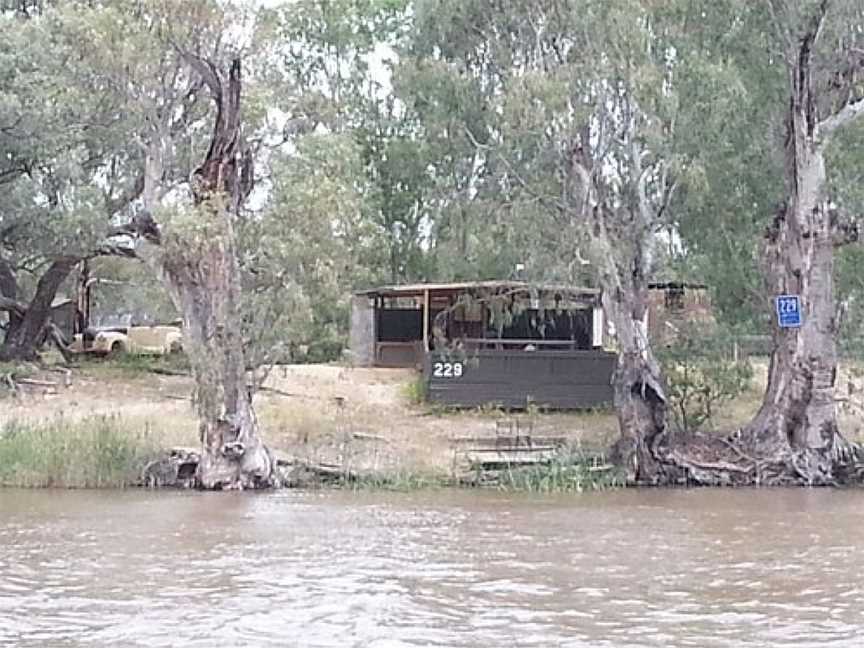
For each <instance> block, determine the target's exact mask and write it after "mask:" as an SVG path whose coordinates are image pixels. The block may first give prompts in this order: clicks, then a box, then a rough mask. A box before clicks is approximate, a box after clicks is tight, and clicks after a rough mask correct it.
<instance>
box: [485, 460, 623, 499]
mask: <svg viewBox="0 0 864 648" xmlns="http://www.w3.org/2000/svg"><path fill="white" fill-rule="evenodd" d="M495 485H496V486H497V488H498V489H499V490H503V491H507V492H527V493H573V492H575V493H581V492H584V491H601V490H608V489H612V488H623V487H624V486H626V476H625V475H624V474H623V473H622V471H621V470H620V469H618V468H617V467H615V466H613V465H611V464H609V463H608V462H606V461H605V458H604V457H602V456H598V455H587V454H582V453H569V454H563V455H561V456H559V457H556V458H554V459H552V460H551V461H549V462H546V463H542V464H536V465H533V466H525V467H507V468H504V469H502V470H500V471H498V473H497V475H496V479H495Z"/></svg>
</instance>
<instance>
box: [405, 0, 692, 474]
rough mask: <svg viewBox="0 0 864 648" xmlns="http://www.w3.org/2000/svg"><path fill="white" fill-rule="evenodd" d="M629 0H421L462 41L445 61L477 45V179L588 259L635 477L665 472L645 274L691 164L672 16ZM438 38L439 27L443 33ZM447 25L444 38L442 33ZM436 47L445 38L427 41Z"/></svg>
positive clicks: (622, 454)
mask: <svg viewBox="0 0 864 648" xmlns="http://www.w3.org/2000/svg"><path fill="white" fill-rule="evenodd" d="M663 9H664V7H663V5H662V4H661V5H658V4H657V3H651V2H639V1H636V0H614V1H611V2H608V1H604V2H599V1H592V0H571V1H565V0H560V1H559V0H548V1H545V2H539V3H537V2H530V3H529V2H516V3H510V4H509V5H508V7H507V11H505V12H498V11H494V10H492V9H491V8H489V7H487V5H486V4H485V3H479V2H477V3H467V4H466V3H459V7H458V8H457V6H456V4H453V5H451V4H450V3H447V2H426V3H418V15H421V16H422V15H424V13H428V14H429V15H430V16H432V15H444V16H447V15H451V14H452V15H454V16H458V19H457V20H454V22H453V24H454V28H456V29H461V30H462V32H461V33H463V34H469V35H470V36H469V37H468V40H469V41H471V42H472V44H471V46H470V48H464V49H463V50H462V51H457V52H456V53H455V55H454V56H453V58H452V59H451V60H450V61H448V63H449V65H450V67H451V72H452V73H453V74H455V75H461V74H464V70H465V69H466V68H467V67H468V65H469V64H468V62H467V61H466V56H465V52H466V51H473V52H476V51H483V52H484V54H485V58H486V59H487V62H486V63H484V68H485V69H486V70H487V71H488V73H487V76H486V82H487V83H488V84H490V87H491V88H492V89H491V91H490V92H489V93H488V99H487V101H486V105H485V107H486V110H487V112H488V113H489V114H491V115H496V116H497V117H496V118H495V119H490V120H488V121H487V124H485V125H481V129H480V130H479V132H471V131H470V130H467V129H466V135H467V136H468V137H469V138H470V139H471V140H472V141H473V143H474V145H475V146H476V147H477V148H478V149H481V150H482V151H483V154H484V156H488V157H489V158H490V160H494V165H490V170H493V171H492V173H493V175H491V176H490V177H489V178H487V182H488V183H489V186H490V188H491V187H494V188H495V190H496V192H497V195H498V196H499V200H500V203H501V204H502V205H513V206H514V211H515V213H517V214H519V212H520V211H521V212H522V214H521V215H522V216H523V217H524V218H528V219H530V220H528V222H527V223H526V227H529V228H534V230H535V231H536V230H541V231H545V232H546V233H547V235H548V236H549V237H550V238H552V239H553V241H554V240H555V239H558V240H557V245H550V246H549V253H550V256H549V259H550V260H549V263H550V264H551V263H553V262H554V259H555V255H556V254H557V256H559V257H560V256H564V257H565V258H567V257H569V259H568V261H570V262H571V263H572V262H573V261H577V260H578V261H579V263H578V266H582V265H583V263H584V262H590V264H591V268H592V269H593V272H594V274H595V276H596V280H597V281H598V282H599V285H600V287H601V288H602V290H603V305H604V310H605V312H606V314H607V316H608V318H609V320H610V321H611V323H612V324H613V325H614V328H615V332H616V339H617V344H618V368H617V370H616V373H615V376H614V400H615V408H616V412H617V415H618V420H619V424H620V428H621V432H622V436H621V440H620V441H619V443H618V444H617V447H616V449H617V453H618V458H619V460H620V461H621V463H622V464H624V465H625V466H626V467H627V468H628V470H629V473H630V477H631V478H632V479H635V480H641V481H656V480H662V479H665V467H664V462H663V461H662V460H661V458H660V456H659V450H658V448H659V447H660V446H662V445H663V444H664V442H665V441H666V437H667V426H666V395H665V388H664V382H663V377H662V375H661V370H660V367H659V365H658V363H657V361H656V359H655V358H654V355H653V353H652V350H651V345H650V342H649V340H648V336H647V325H646V322H647V307H648V282H649V280H650V278H651V275H652V273H653V272H655V270H656V268H657V264H658V255H657V245H658V241H659V238H658V237H659V235H660V233H661V230H663V229H664V228H665V227H666V226H667V224H668V222H669V212H670V203H671V201H672V198H673V197H674V195H675V192H676V189H677V188H678V187H679V186H680V185H681V184H682V183H684V182H685V181H686V180H687V178H688V177H689V175H690V174H691V173H692V169H691V168H690V167H688V166H687V165H686V160H684V159H683V158H682V156H681V155H680V153H679V151H678V150H677V149H676V142H677V140H676V137H677V132H676V119H677V116H678V112H679V97H678V74H679V72H678V69H679V67H680V66H681V65H682V61H681V60H680V56H679V55H678V54H677V50H676V39H677V38H678V37H679V29H680V26H679V17H678V16H677V14H675V13H674V12H672V13H667V12H665V11H664V10H663ZM442 40H443V39H442ZM454 40H455V39H449V40H448V43H452V42H454ZM435 46H440V47H442V49H444V50H446V49H448V48H449V49H450V51H452V47H451V46H450V45H449V44H447V45H445V44H443V43H442V42H437V43H435Z"/></svg>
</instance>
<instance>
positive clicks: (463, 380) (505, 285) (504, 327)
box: [350, 281, 615, 409]
mask: <svg viewBox="0 0 864 648" xmlns="http://www.w3.org/2000/svg"><path fill="white" fill-rule="evenodd" d="M604 328H605V323H604V318H603V310H602V307H601V305H600V292H599V291H598V290H595V289H592V288H580V287H575V286H566V285H554V284H545V285H535V284H529V283H526V282H520V281H477V282H460V283H446V284H445V283H441V284H431V283H430V284H413V285H402V286H383V287H379V288H373V289H370V290H364V291H360V292H358V293H355V295H354V298H353V303H352V314H351V336H350V345H351V352H352V355H353V359H354V363H355V364H356V365H359V366H369V367H417V368H422V369H423V371H424V375H425V376H426V379H427V387H428V397H429V399H430V400H432V401H433V402H439V403H443V404H448V405H456V406H469V407H473V406H478V405H483V404H488V403H496V404H499V405H502V406H505V407H526V406H527V405H529V404H531V403H535V404H537V405H538V406H543V407H547V408H557V409H569V408H582V407H596V406H599V405H603V404H606V403H609V402H610V401H611V398H612V393H611V374H612V370H613V369H614V362H615V356H614V354H612V353H609V352H607V351H605V350H604V349H603V344H604Z"/></svg>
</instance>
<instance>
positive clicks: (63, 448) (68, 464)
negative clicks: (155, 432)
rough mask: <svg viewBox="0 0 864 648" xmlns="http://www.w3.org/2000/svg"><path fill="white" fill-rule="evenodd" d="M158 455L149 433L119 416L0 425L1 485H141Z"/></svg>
mask: <svg viewBox="0 0 864 648" xmlns="http://www.w3.org/2000/svg"><path fill="white" fill-rule="evenodd" d="M155 455H156V448H155V446H154V444H153V443H152V441H151V440H150V439H149V438H148V436H147V434H146V433H144V434H142V433H135V432H133V431H131V430H129V429H128V428H126V427H124V426H123V424H122V422H121V420H120V419H119V418H118V417H113V416H99V417H91V418H86V419H82V420H79V421H68V420H65V419H63V418H62V417H58V418H56V419H53V420H48V421H42V422H38V423H29V422H26V423H25V422H21V421H11V422H9V423H7V424H5V425H4V426H3V427H2V428H0V485H2V486H16V487H25V488H40V487H55V488H123V487H126V486H132V485H135V484H137V483H138V481H139V480H140V477H141V471H142V470H143V468H144V466H145V465H146V464H147V463H148V462H149V461H150V460H152V459H153V458H154V456H155Z"/></svg>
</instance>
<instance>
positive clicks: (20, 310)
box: [0, 296, 27, 317]
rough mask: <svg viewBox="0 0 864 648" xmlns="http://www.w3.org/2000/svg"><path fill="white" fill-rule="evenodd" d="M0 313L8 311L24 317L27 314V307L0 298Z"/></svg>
mask: <svg viewBox="0 0 864 648" xmlns="http://www.w3.org/2000/svg"><path fill="white" fill-rule="evenodd" d="M0 311H9V312H12V313H15V314H16V315H19V316H20V317H24V315H25V314H26V313H27V306H25V305H24V304H22V303H21V302H19V301H17V300H15V299H9V298H8V297H2V296H0Z"/></svg>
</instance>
